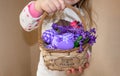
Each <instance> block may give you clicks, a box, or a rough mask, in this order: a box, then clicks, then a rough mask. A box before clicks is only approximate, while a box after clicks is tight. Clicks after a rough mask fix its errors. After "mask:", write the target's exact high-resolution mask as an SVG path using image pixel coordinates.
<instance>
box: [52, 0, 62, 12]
mask: <svg viewBox="0 0 120 76" xmlns="http://www.w3.org/2000/svg"><path fill="white" fill-rule="evenodd" d="M52 2H53V4H54V5H55V7H56V8H57V9H56V10H60V9H61V4H60V2H59V1H58V0H53V1H52Z"/></svg>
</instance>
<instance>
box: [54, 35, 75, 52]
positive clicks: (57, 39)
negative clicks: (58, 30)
mask: <svg viewBox="0 0 120 76" xmlns="http://www.w3.org/2000/svg"><path fill="white" fill-rule="evenodd" d="M52 46H53V47H55V48H57V49H62V50H69V49H72V48H73V47H74V34H72V33H65V34H63V35H55V36H54V38H53V41H52Z"/></svg>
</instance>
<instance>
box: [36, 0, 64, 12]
mask: <svg viewBox="0 0 120 76" xmlns="http://www.w3.org/2000/svg"><path fill="white" fill-rule="evenodd" d="M64 8H65V2H64V0H37V1H36V2H35V9H36V10H37V11H39V12H41V13H43V11H46V12H47V13H49V14H50V13H54V12H56V11H59V10H63V9H64Z"/></svg>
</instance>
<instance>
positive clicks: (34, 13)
mask: <svg viewBox="0 0 120 76" xmlns="http://www.w3.org/2000/svg"><path fill="white" fill-rule="evenodd" d="M28 8H29V12H30V14H31V16H32V17H34V18H37V17H39V16H40V15H41V14H42V13H41V12H39V11H37V10H36V9H35V2H32V3H31V4H30V5H29V6H28Z"/></svg>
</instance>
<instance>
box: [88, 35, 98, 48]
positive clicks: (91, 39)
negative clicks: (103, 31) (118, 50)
mask: <svg viewBox="0 0 120 76" xmlns="http://www.w3.org/2000/svg"><path fill="white" fill-rule="evenodd" d="M94 43H96V37H95V36H93V35H91V36H90V41H89V44H90V45H91V46H92V45H93V44H94Z"/></svg>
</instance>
